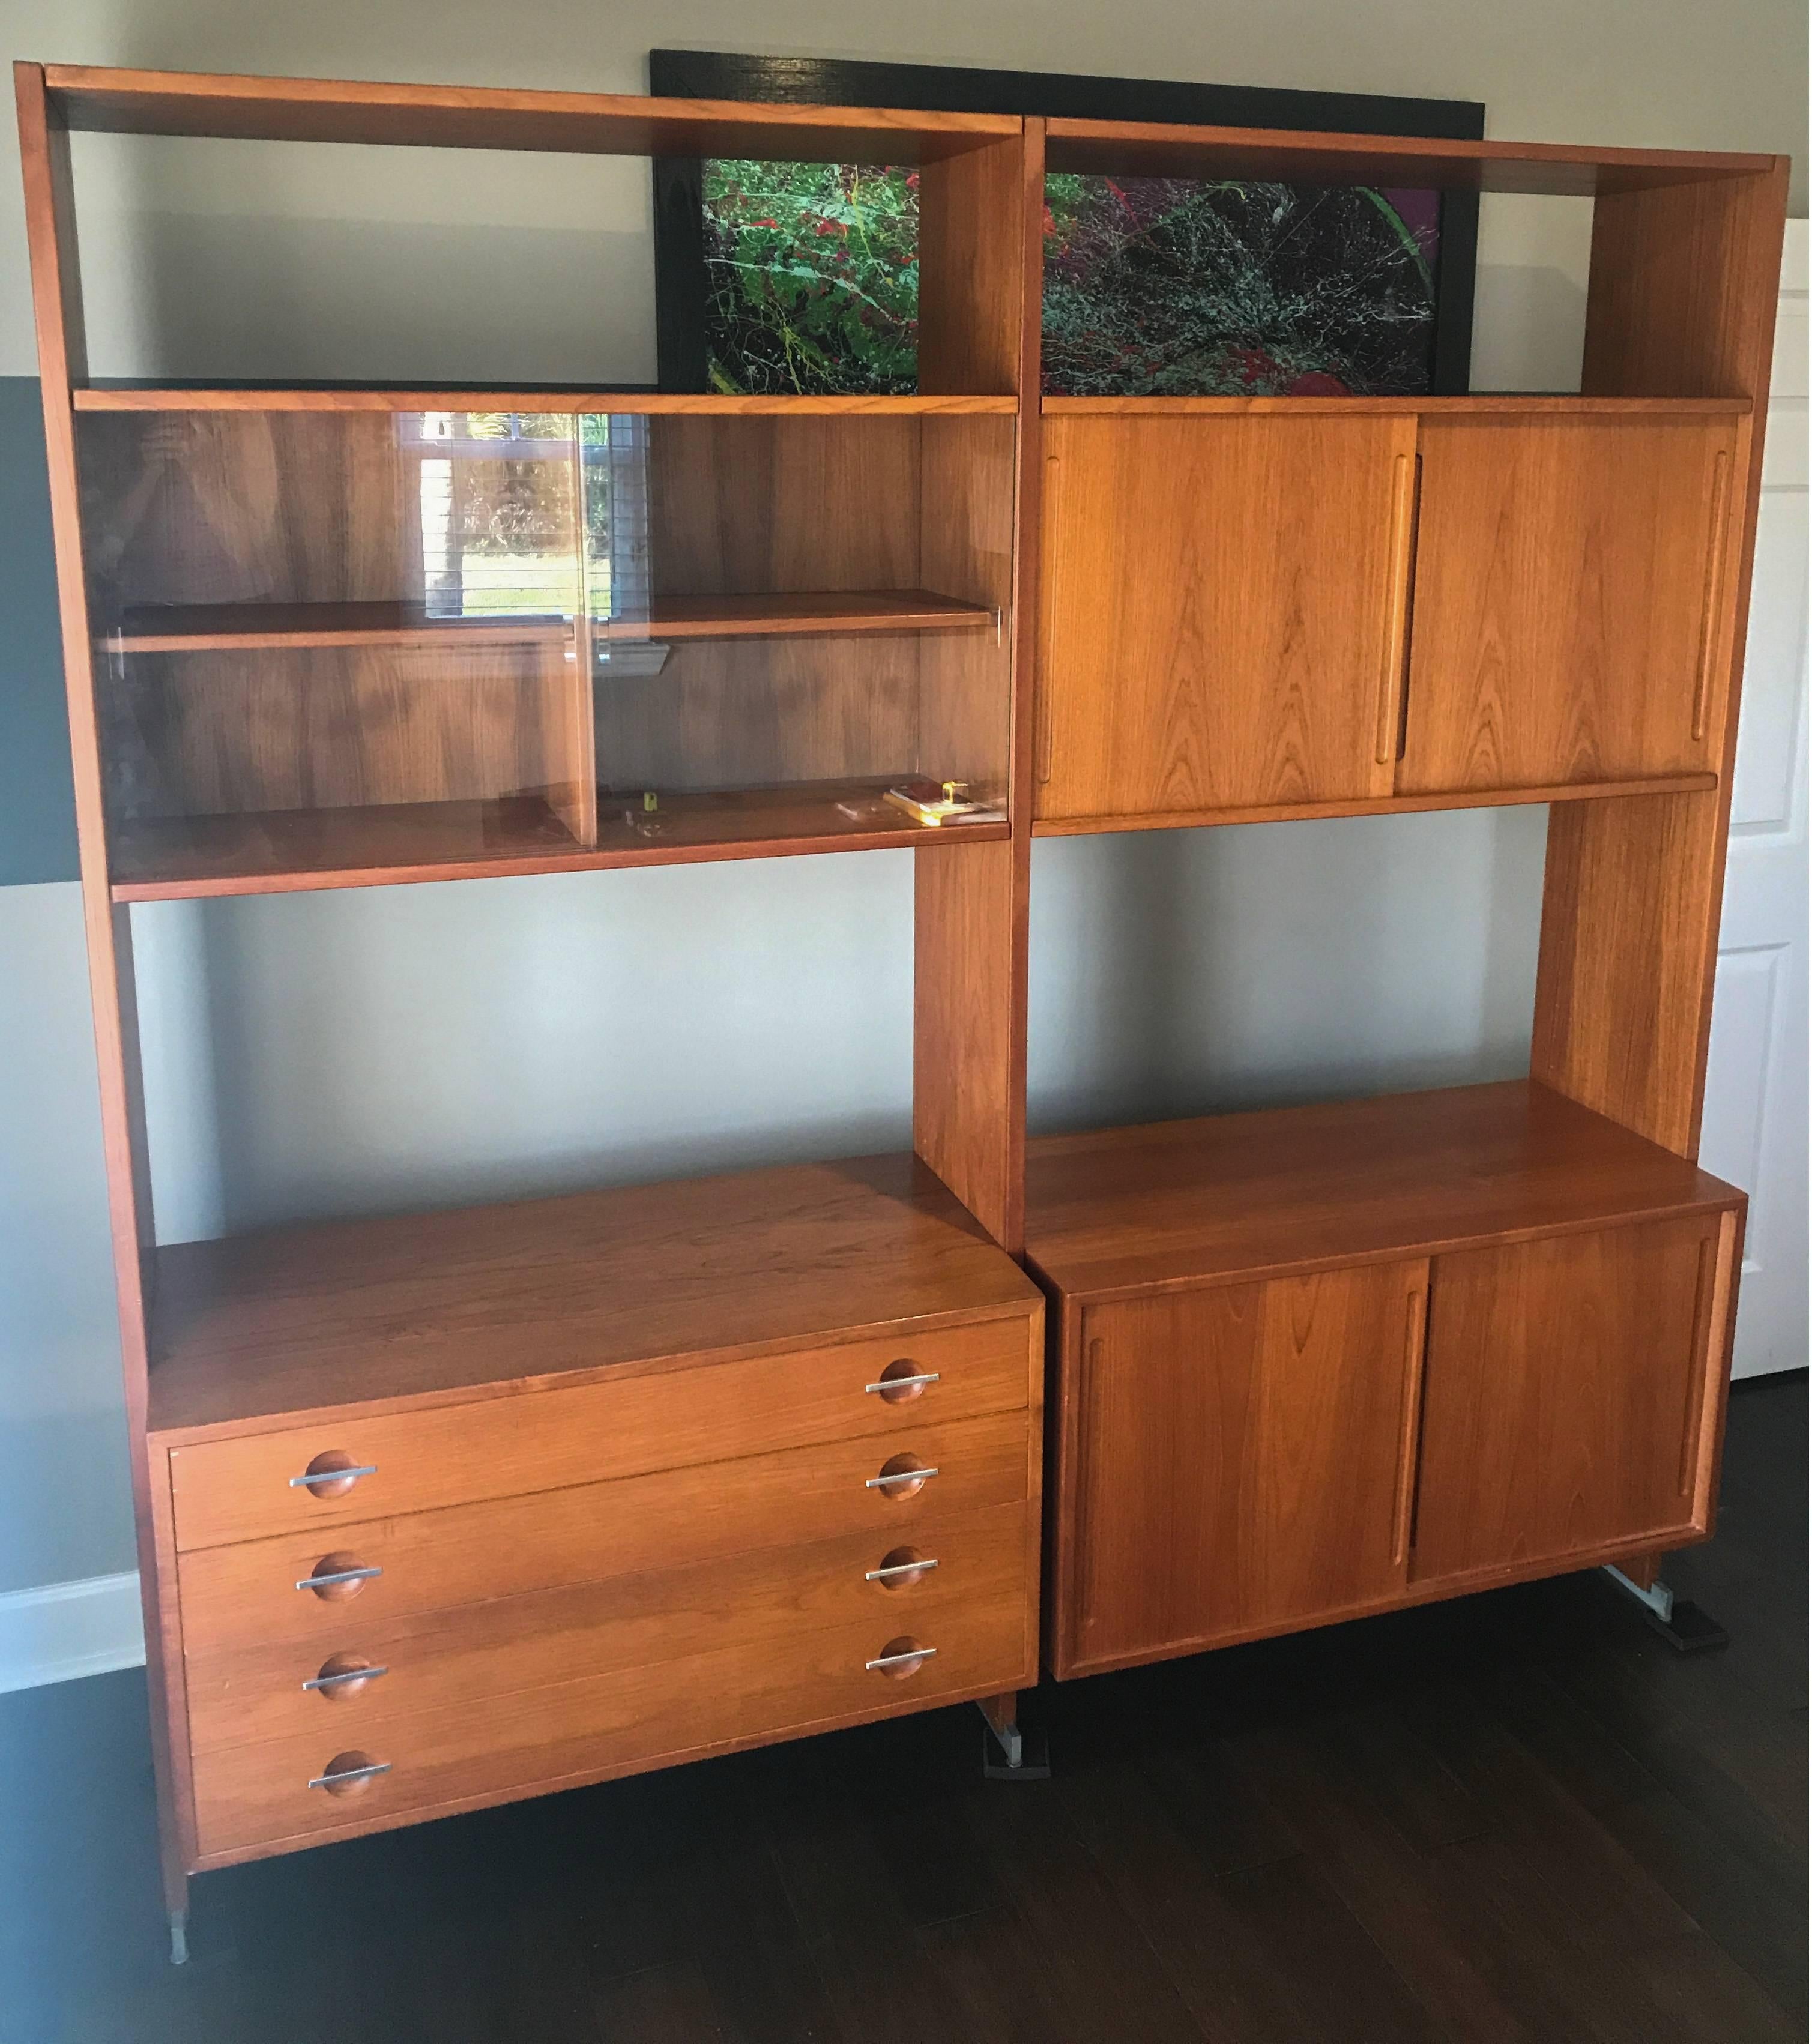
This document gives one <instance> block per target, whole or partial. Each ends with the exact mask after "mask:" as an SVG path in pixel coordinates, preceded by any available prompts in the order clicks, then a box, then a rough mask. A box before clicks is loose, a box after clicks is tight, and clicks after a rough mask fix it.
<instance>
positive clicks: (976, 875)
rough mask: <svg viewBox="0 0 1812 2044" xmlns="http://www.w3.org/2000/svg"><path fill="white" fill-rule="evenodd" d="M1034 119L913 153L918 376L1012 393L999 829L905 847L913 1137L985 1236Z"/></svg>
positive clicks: (1013, 1055) (1020, 1078)
mask: <svg viewBox="0 0 1812 2044" xmlns="http://www.w3.org/2000/svg"><path fill="white" fill-rule="evenodd" d="M919 221H920V236H921V240H920V263H919V275H920V286H919V289H920V322H919V336H920V339H919V387H920V389H921V390H923V391H925V392H926V393H928V394H929V393H953V392H972V393H979V394H1000V393H1002V392H1006V393H1012V394H1017V396H1018V400H1019V406H1018V433H1017V444H1016V446H1015V449H1014V573H1013V597H1014V600H1013V617H1012V632H1011V644H1010V672H1011V677H1012V680H1011V687H1012V703H1011V709H1010V726H1009V732H1010V736H1009V747H1010V752H1009V757H1010V816H1011V820H1012V825H1013V835H1012V837H1011V839H1010V840H1009V841H1008V842H1007V843H992V844H975V845H964V844H947V845H945V844H941V845H937V846H935V847H933V846H927V847H925V848H924V849H922V850H921V851H918V853H917V854H916V855H915V861H916V864H915V879H914V982H913V1147H914V1149H915V1150H916V1151H918V1155H920V1156H921V1158H923V1159H924V1160H925V1162H926V1163H927V1164H929V1166H930V1167H931V1168H932V1170H934V1171H935V1172H937V1174H938V1176H939V1177H940V1178H942V1179H943V1180H944V1183H945V1184H946V1185H948V1186H949V1188H950V1189H951V1190H952V1192H953V1193H956V1196H957V1197H958V1198H959V1199H960V1200H961V1201H963V1203H964V1205H966V1206H967V1207H968V1208H969V1210H970V1212H971V1213H973V1214H974V1215H975V1218H976V1219H977V1220H979V1221H980V1222H981V1224H982V1225H983V1227H984V1228H987V1231H989V1233H990V1234H991V1235H993V1236H994V1239H995V1240H996V1241H998V1243H1001V1245H1002V1247H1004V1248H1006V1249H1007V1250H1009V1251H1011V1252H1012V1253H1013V1254H1014V1255H1018V1254H1019V1253H1020V1252H1021V1250H1022V1249H1023V1247H1024V1245H1025V1004H1026V970H1027V966H1026V913H1027V903H1028V894H1029V883H1030V878H1031V856H1032V760H1031V747H1032V730H1033V716H1032V690H1033V656H1034V653H1035V651H1036V647H1037V572H1038V484H1039V473H1040V448H1039V354H1038V348H1039V333H1038V328H1039V313H1040V307H1041V298H1042V292H1043V279H1044V232H1043V221H1044V123H1043V122H1042V121H1037V120H1033V121H1027V122H1026V124H1025V136H1024V140H1023V143H1022V144H1021V142H1019V141H1017V140H1005V141H1001V142H995V143H991V144H988V145H987V147H985V148H980V149H974V150H971V151H969V152H967V153H965V154H963V155H960V156H949V157H946V158H944V159H943V160H941V162H937V163H926V164H925V166H924V167H923V168H922V169H921V172H920V179H919Z"/></svg>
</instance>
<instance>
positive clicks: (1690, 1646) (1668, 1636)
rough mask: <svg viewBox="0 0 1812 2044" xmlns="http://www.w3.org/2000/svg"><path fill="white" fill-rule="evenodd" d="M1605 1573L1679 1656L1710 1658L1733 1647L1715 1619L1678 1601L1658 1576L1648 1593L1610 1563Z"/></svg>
mask: <svg viewBox="0 0 1812 2044" xmlns="http://www.w3.org/2000/svg"><path fill="white" fill-rule="evenodd" d="M1604 1573H1606V1575H1607V1576H1608V1577H1610V1580H1611V1581H1612V1582H1613V1583H1614V1585H1616V1586H1617V1588H1618V1589H1620V1590H1621V1591H1622V1593H1623V1594H1624V1595H1625V1596H1627V1597H1632V1598H1633V1599H1634V1600H1635V1601H1636V1602H1637V1604H1640V1605H1641V1607H1642V1615H1643V1616H1644V1617H1645V1618H1646V1619H1648V1623H1649V1624H1650V1625H1652V1627H1654V1629H1655V1630H1656V1631H1657V1632H1658V1633H1660V1635H1661V1637H1662V1638H1663V1639H1664V1640H1666V1642H1668V1645H1669V1646H1671V1647H1672V1649H1673V1650H1674V1651H1675V1653H1676V1654H1710V1653H1713V1652H1714V1651H1715V1650H1717V1649H1718V1647H1720V1646H1729V1644H1730V1635H1729V1633H1727V1632H1726V1631H1725V1630H1724V1628H1723V1627H1722V1626H1721V1625H1720V1624H1719V1623H1718V1621H1717V1619H1714V1618H1707V1617H1706V1615H1705V1613H1704V1612H1702V1611H1701V1610H1700V1609H1699V1606H1698V1605H1697V1604H1687V1603H1685V1602H1683V1601H1682V1600H1677V1599H1676V1598H1675V1596H1674V1593H1673V1592H1672V1590H1671V1589H1668V1586H1667V1585H1666V1584H1665V1583H1664V1582H1663V1581H1661V1580H1660V1577H1658V1576H1657V1577H1656V1579H1655V1581H1653V1582H1652V1583H1651V1584H1650V1585H1648V1587H1647V1588H1646V1589H1645V1588H1644V1587H1643V1585H1641V1583H1638V1582H1635V1581H1632V1580H1631V1579H1630V1577H1628V1576H1626V1575H1625V1573H1623V1571H1622V1569H1618V1568H1614V1567H1612V1566H1610V1564H1608V1563H1607V1564H1606V1567H1605V1571H1604Z"/></svg>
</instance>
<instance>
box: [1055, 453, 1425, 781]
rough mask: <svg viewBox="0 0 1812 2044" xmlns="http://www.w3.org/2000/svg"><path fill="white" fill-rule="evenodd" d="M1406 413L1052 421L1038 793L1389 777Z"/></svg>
mask: <svg viewBox="0 0 1812 2044" xmlns="http://www.w3.org/2000/svg"><path fill="white" fill-rule="evenodd" d="M1044 448H1045V461H1046V466H1045V471H1044V473H1045V498H1044V571H1043V583H1042V605H1043V628H1042V634H1041V640H1040V654H1039V673H1038V690H1039V773H1038V789H1037V815H1038V816H1040V817H1041V818H1044V819H1047V820H1056V819H1062V818H1072V819H1073V818H1083V817H1110V816H1177V817H1179V818H1181V817H1185V816H1190V815H1191V814H1195V813H1201V812H1204V811H1210V810H1217V809H1249V808H1256V807H1269V806H1273V805H1290V804H1294V803H1302V802H1314V801H1341V800H1349V799H1360V798H1364V797H1368V796H1372V795H1378V794H1388V793H1389V792H1390V790H1391V775H1392V770H1393V767H1394V763H1395V756H1396V728H1395V715H1396V712H1395V704H1396V697H1397V694H1398V677H1399V674H1400V672H1401V668H1402V611H1403V604H1404V601H1405V599H1406V595H1407V586H1408V562H1409V544H1410V529H1409V528H1410V513H1411V510H1412V509H1413V505H1414V488H1413V481H1414V448H1415V421H1414V419H1413V418H1407V417H1404V418H1392V417H1368V418H1333V417H1327V416H1325V415H1310V416H1307V417H1296V418H1291V417H1287V416H1283V417H1280V416H1279V415H1277V414H1275V413H1264V414H1260V415H1256V416H1254V417H1233V418H1228V417H1221V418H1205V417H1181V418H1178V417H1168V418H1165V417H1150V416H1146V415H1140V414H1133V415H1131V416H1126V415H1119V416H1114V417H1090V416H1087V415H1083V416H1071V415H1064V414H1059V415H1057V416H1056V417H1052V418H1051V419H1050V420H1048V421H1047V422H1046V425H1045V428H1044Z"/></svg>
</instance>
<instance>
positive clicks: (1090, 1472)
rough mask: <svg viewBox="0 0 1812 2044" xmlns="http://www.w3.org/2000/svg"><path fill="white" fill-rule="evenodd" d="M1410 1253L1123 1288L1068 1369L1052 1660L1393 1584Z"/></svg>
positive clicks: (1323, 1604) (1110, 1660)
mask: <svg viewBox="0 0 1812 2044" xmlns="http://www.w3.org/2000/svg"><path fill="white" fill-rule="evenodd" d="M1427 1271H1428V1266H1427V1264H1426V1263H1425V1262H1422V1261H1419V1260H1418V1261H1414V1262H1400V1263H1390V1264H1380V1265H1372V1266H1367V1267H1364V1268H1363V1269H1348V1270H1331V1271H1324V1272H1322V1273H1320V1274H1318V1275H1316V1276H1314V1277H1296V1278H1283V1279H1279V1280H1276V1281H1273V1282H1271V1283H1269V1284H1263V1285H1218V1286H1211V1287H1209V1288H1207V1289H1203V1290H1199V1291H1194V1292H1185V1293H1171V1294H1167V1295H1163V1296H1159V1297H1145V1298H1137V1299H1124V1300H1118V1301H1114V1302H1112V1303H1110V1304H1105V1305H1099V1306H1091V1307H1089V1308H1087V1309H1086V1310H1085V1312H1084V1314H1083V1329H1082V1341H1081V1348H1080V1353H1079V1358H1078V1362H1079V1372H1078V1377H1077V1381H1076V1382H1075V1385H1073V1386H1066V1393H1067V1395H1066V1398H1065V1401H1064V1402H1065V1411H1066V1421H1065V1424H1066V1428H1067V1429H1068V1431H1069V1441H1070V1444H1071V1450H1072V1451H1071V1454H1069V1455H1068V1457H1067V1458H1066V1469H1067V1474H1066V1478H1065V1482H1064V1489H1063V1491H1062V1493H1061V1495H1060V1501H1059V1511H1060V1514H1061V1515H1062V1517H1063V1520H1064V1523H1065V1527H1066V1535H1065V1541H1066V1547H1067V1555H1068V1559H1067V1563H1066V1566H1065V1570H1064V1580H1063V1581H1062V1582H1061V1583H1060V1586H1059V1589H1058V1595H1059V1596H1060V1600H1061V1602H1060V1608H1059V1609H1058V1612H1057V1613H1056V1623H1057V1626H1058V1628H1059V1641H1060V1644H1059V1651H1058V1654H1057V1657H1056V1658H1057V1666H1058V1671H1059V1673H1066V1674H1067V1673H1077V1672H1080V1671H1081V1670H1082V1669H1087V1668H1091V1667H1106V1666H1117V1665H1121V1664H1123V1663H1125V1662H1131V1661H1137V1660H1148V1659H1151V1658H1156V1657H1157V1656H1159V1655H1161V1654H1175V1653H1180V1652H1185V1651H1188V1650H1191V1649H1193V1648H1195V1647H1198V1646H1206V1645H1209V1644H1211V1643H1214V1642H1221V1641H1227V1640H1232V1639H1249V1638H1251V1637H1252V1636H1254V1635H1258V1634H1261V1633H1264V1632H1271V1631H1285V1630H1287V1629H1289V1628H1290V1627H1293V1626H1295V1625H1301V1624H1306V1623H1314V1622H1315V1621H1317V1620H1318V1619H1325V1618H1326V1617H1328V1616H1331V1615H1333V1614H1335V1613H1337V1612H1343V1611H1346V1610H1348V1609H1352V1608H1362V1607H1364V1606H1366V1605H1368V1604H1375V1603H1377V1602H1379V1601H1380V1600H1384V1599H1386V1598H1387V1597H1388V1596H1390V1595H1391V1593H1393V1592H1394V1591H1397V1590H1400V1589H1401V1588H1402V1584H1403V1580H1404V1573H1403V1572H1404V1560H1405V1550H1406V1542H1407V1532H1408V1525H1407V1518H1408V1497H1409V1488H1410V1470H1411V1469H1412V1467H1413V1465H1414V1427H1415V1421H1416V1404H1417V1396H1416V1394H1417V1385H1418V1373H1419V1370H1420V1367H1421V1344H1422V1325H1423V1314H1424V1310H1425V1301H1426V1293H1427Z"/></svg>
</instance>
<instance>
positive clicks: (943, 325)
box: [918, 136, 1043, 397]
mask: <svg viewBox="0 0 1812 2044" xmlns="http://www.w3.org/2000/svg"><path fill="white" fill-rule="evenodd" d="M1040 140H1042V137H1041V138H1040ZM1039 160H1040V163H1041V164H1042V162H1043V156H1042V153H1041V155H1040V159H1039ZM1024 177H1025V148H1024V147H1023V146H1022V144H1021V141H1020V139H1019V137H1018V136H1010V137H1007V138H1005V139H1003V140H1000V141H998V142H992V143H990V144H987V146H986V147H985V148H979V149H972V150H971V151H969V152H968V153H967V154H966V155H963V156H947V157H945V158H944V159H943V161H942V162H941V163H926V164H925V165H924V166H923V167H921V170H920V171H919V174H918V236H919V259H918V279H919V282H918V385H919V388H920V389H921V390H925V391H928V392H944V391H952V392H957V391H960V392H963V393H965V394H976V395H979V396H984V397H986V396H993V395H996V394H999V395H1013V394H1025V392H1026V391H1027V390H1028V388H1029V389H1030V390H1032V391H1033V392H1034V393H1035V392H1036V390H1037V382H1036V378H1034V381H1033V382H1032V384H1031V385H1030V386H1027V385H1026V384H1025V382H1023V381H1022V380H1021V377H1022V372H1023V369H1024V366H1025V357H1024V355H1023V352H1022V343H1023V340H1024V337H1025V336H1024V332H1023V322H1024V318H1025V308H1024V301H1023V295H1022V290H1023V272H1024V268H1025V241H1026V238H1027V235H1026V220H1025V213H1024V209H1023V206H1022V204H1021V199H1022V196H1023V193H1024V189H1025V186H1024ZM1040 219H1041V220H1042V214H1041V215H1040ZM1038 248H1039V253H1040V255H1042V251H1043V241H1042V236H1040V237H1039V241H1038ZM1036 363H1037V358H1036V357H1035V356H1034V358H1033V366H1034V370H1036Z"/></svg>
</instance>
